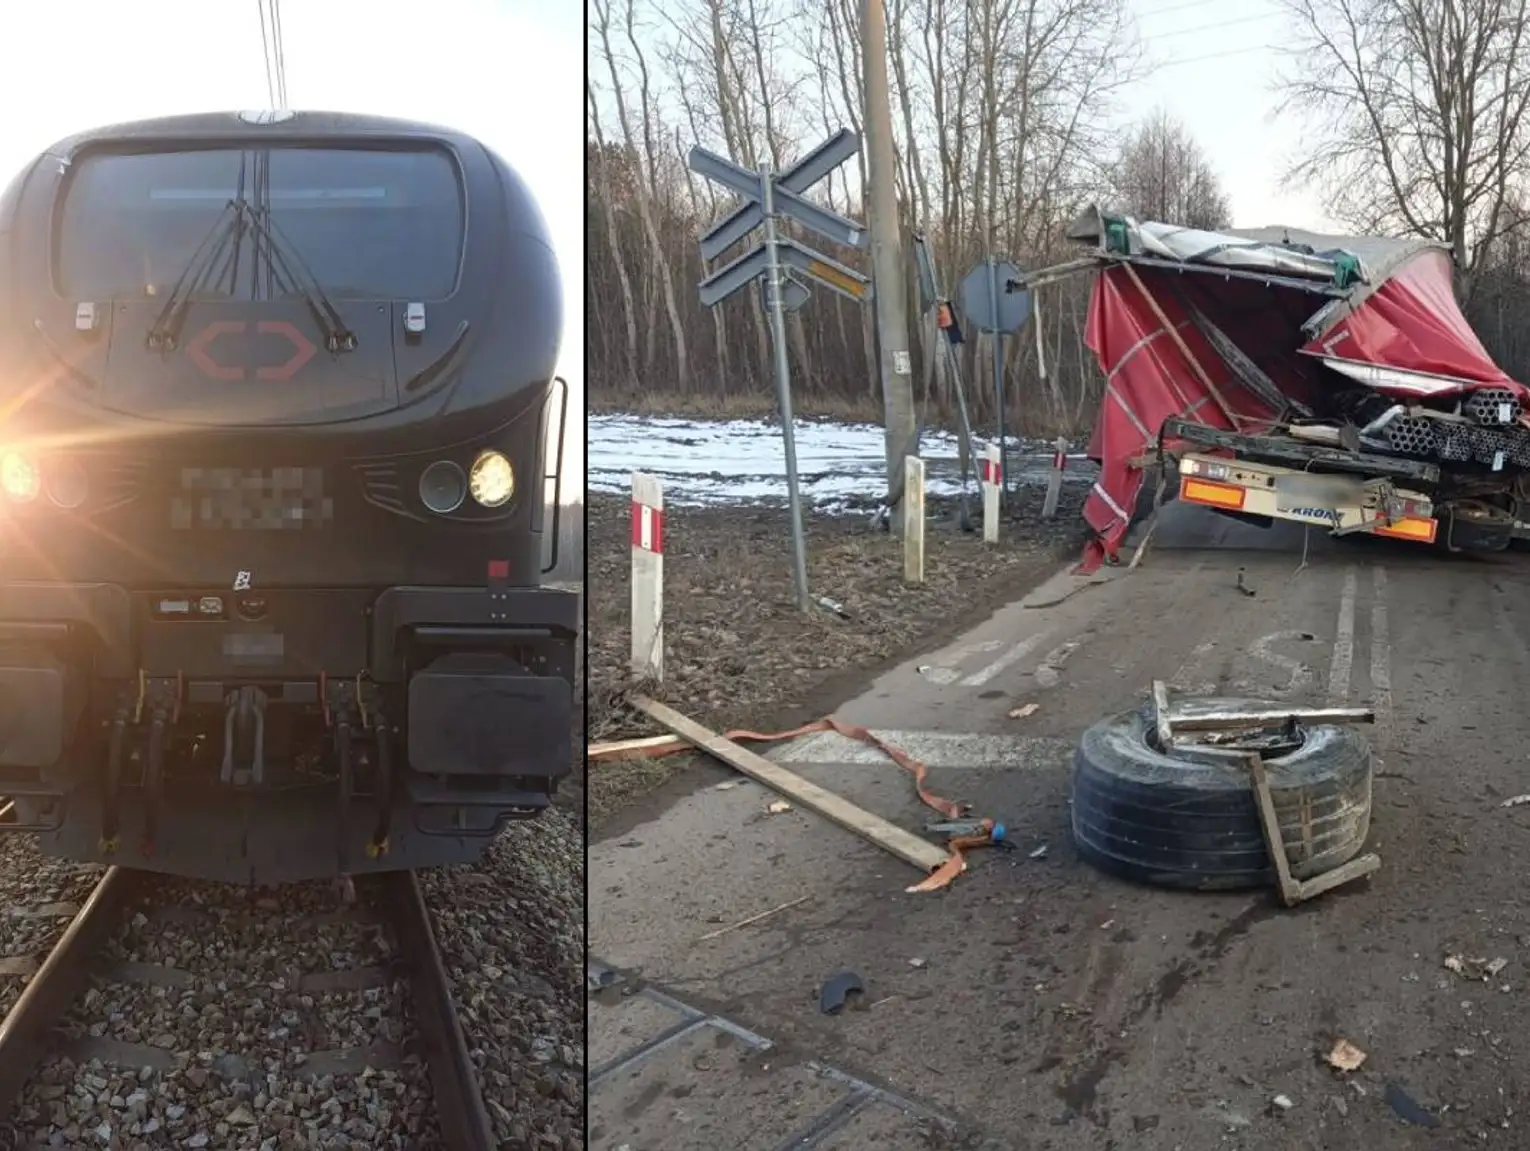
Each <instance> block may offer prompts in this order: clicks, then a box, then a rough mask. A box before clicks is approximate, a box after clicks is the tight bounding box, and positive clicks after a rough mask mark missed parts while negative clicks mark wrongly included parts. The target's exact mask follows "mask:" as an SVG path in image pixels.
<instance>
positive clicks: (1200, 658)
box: [1169, 639, 1217, 695]
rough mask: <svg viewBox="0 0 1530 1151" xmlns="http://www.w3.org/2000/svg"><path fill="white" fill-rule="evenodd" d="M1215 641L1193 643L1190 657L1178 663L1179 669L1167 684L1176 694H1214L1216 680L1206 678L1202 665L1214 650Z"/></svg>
mask: <svg viewBox="0 0 1530 1151" xmlns="http://www.w3.org/2000/svg"><path fill="white" fill-rule="evenodd" d="M1216 649H1217V641H1216V640H1214V639H1208V640H1206V641H1205V642H1204V643H1198V644H1196V645H1195V648H1194V650H1192V651H1191V652H1190V657H1189V658H1188V659H1187V660H1185V662H1184V663H1182V664H1180V665H1179V670H1178V671H1176V672H1175V673H1174V674H1173V675H1172V676H1170V677H1169V686H1170V687H1171V688H1173V689H1174V693H1175V694H1176V695H1216V693H1217V681H1216V680H1215V679H1207V678H1206V673H1205V669H1204V667H1203V666H1202V665H1204V664H1205V663H1206V661H1207V660H1209V659H1210V658H1211V653H1212V652H1214V651H1216Z"/></svg>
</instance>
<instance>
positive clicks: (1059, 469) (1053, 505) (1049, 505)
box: [1041, 436, 1068, 519]
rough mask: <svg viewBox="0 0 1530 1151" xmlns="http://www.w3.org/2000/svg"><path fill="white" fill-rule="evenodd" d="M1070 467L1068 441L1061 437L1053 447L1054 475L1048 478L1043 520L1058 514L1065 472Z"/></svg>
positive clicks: (1043, 502)
mask: <svg viewBox="0 0 1530 1151" xmlns="http://www.w3.org/2000/svg"><path fill="white" fill-rule="evenodd" d="M1067 467H1068V441H1067V440H1065V439H1063V438H1062V437H1061V436H1058V437H1057V442H1056V443H1054V444H1053V445H1052V474H1051V475H1049V476H1047V495H1046V499H1045V500H1044V501H1042V504H1041V515H1042V518H1043V519H1051V518H1052V517H1053V516H1055V515H1056V514H1057V501H1058V500H1059V499H1061V498H1062V482H1063V472H1064V471H1065V470H1066V469H1067Z"/></svg>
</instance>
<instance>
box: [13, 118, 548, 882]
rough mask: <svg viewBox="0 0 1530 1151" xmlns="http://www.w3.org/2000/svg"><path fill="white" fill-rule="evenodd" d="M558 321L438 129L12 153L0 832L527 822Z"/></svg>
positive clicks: (489, 172)
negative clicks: (19, 158) (9, 816)
mask: <svg viewBox="0 0 1530 1151" xmlns="http://www.w3.org/2000/svg"><path fill="white" fill-rule="evenodd" d="M561 327H562V300H561V294H560V281H559V274H558V268H557V263H556V260H555V257H554V255H553V251H552V249H551V246H550V244H549V240H548V236H547V233H546V229H545V225H544V223H543V220H542V217H541V215H540V213H539V211H538V209H537V207H536V205H535V203H534V202H533V200H532V198H531V196H530V194H529V193H528V191H527V189H526V187H525V185H524V184H523V183H522V182H521V181H520V179H519V178H518V177H517V176H516V174H515V173H514V172H513V171H512V170H511V169H510V168H509V167H508V166H507V165H506V164H505V162H504V161H503V160H501V159H500V158H499V157H497V156H496V155H495V154H494V153H493V152H491V151H490V150H489V149H487V148H486V147H484V145H482V144H481V143H479V142H478V141H476V140H474V139H472V138H470V137H468V136H465V135H461V134H458V133H455V132H451V131H447V130H442V129H438V128H431V127H427V126H424V125H420V124H414V123H409V122H405V121H398V120H389V119H380V118H374V117H361V116H343V115H328V114H307V113H297V114H283V115H273V114H270V113H266V114H257V115H234V114H229V115H223V114H217V115H213V114H208V115H195V116H182V117H174V118H168V119H158V120H150V121H143V122H139V123H132V124H123V125H117V126H114V127H109V128H103V129H100V130H97V131H91V132H86V133H83V134H81V135H77V136H74V137H72V138H70V139H68V140H65V141H63V142H62V143H60V144H58V145H57V146H55V147H53V148H50V149H49V150H48V151H47V152H46V153H44V154H43V155H42V156H40V157H38V158H37V159H36V160H35V161H34V162H33V163H31V164H30V165H29V166H28V167H27V168H26V170H25V171H24V172H22V173H21V174H20V175H19V176H18V177H17V178H16V179H15V180H14V181H13V182H12V183H11V185H10V186H9V187H8V188H7V189H6V191H5V192H4V195H3V197H0V411H3V423H0V797H9V798H11V799H13V800H14V802H15V808H14V811H15V815H16V819H15V821H14V822H12V823H9V824H5V825H0V827H3V828H4V829H6V830H19V831H32V832H36V833H37V834H38V835H39V838H40V842H41V843H42V845H43V848H44V850H45V851H47V852H49V853H51V854H55V855H60V856H65V857H69V858H74V859H80V860H93V861H99V862H105V863H120V864H124V865H129V866H133V867H138V868H146V869H151V870H155V871H161V872H168V873H174V874H182V875H189V876H196V877H203V878H212V879H224V880H231V881H237V882H250V883H267V882H284V881H293V880H299V879H305V878H315V877H325V876H338V875H347V874H353V873H361V872H366V871H377V870H388V869H400V868H414V867H421V866H430V865H436V864H443V863H451V862H457V861H462V860H468V859H472V858H474V857H476V856H477V855H478V854H480V853H481V852H482V851H483V849H484V848H485V846H486V845H487V843H488V842H489V840H490V839H491V838H492V837H493V836H494V835H495V834H496V833H497V831H498V830H499V829H500V828H502V827H503V826H504V824H505V823H506V821H508V820H512V819H521V818H529V817H534V816H535V815H537V814H538V813H539V812H541V811H542V810H544V809H545V808H546V807H547V805H548V803H549V802H550V799H551V798H552V796H553V795H554V794H555V791H556V787H557V783H558V780H559V778H560V777H561V776H563V775H564V774H566V772H567V771H568V768H569V765H570V761H571V753H572V748H571V739H572V735H571V706H572V705H571V699H572V684H573V675H574V645H575V642H576V636H577V625H578V597H577V595H576V594H575V593H572V592H568V591H562V590H558V589H555V588H549V587H543V586H541V582H542V575H543V574H544V572H545V571H546V570H550V567H551V564H549V565H547V567H546V568H544V566H543V559H544V556H545V555H546V554H547V553H548V552H551V553H553V554H554V556H555V553H556V538H557V527H558V524H557V517H558V504H559V501H558V498H557V496H558V492H557V487H558V482H557V467H558V449H559V448H561V445H562V441H563V428H564V416H565V412H566V392H565V391H564V390H563V389H562V388H561V386H560V385H561V381H558V380H557V379H556V378H555V376H554V364H555V360H556V357H557V352H558V346H559V341H560V338H561V335H562V332H561ZM549 496H551V499H550V500H549V499H548V497H549ZM544 537H545V538H546V540H547V544H546V546H545V547H544ZM554 562H555V559H554Z"/></svg>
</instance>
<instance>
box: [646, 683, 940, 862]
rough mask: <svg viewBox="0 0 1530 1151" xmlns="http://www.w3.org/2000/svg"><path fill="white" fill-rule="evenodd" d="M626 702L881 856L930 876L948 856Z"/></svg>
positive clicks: (678, 718)
mask: <svg viewBox="0 0 1530 1151" xmlns="http://www.w3.org/2000/svg"><path fill="white" fill-rule="evenodd" d="M628 702H629V703H631V704H632V706H633V707H635V708H637V709H638V710H639V711H641V712H643V713H644V714H645V715H648V716H651V717H653V719H655V720H656V721H657V722H658V723H660V724H662V725H663V726H664V727H666V728H668V729H669V730H670V731H672V732H674V733H675V734H676V735H678V736H679V737H680V738H681V739H684V740H685V741H686V742H687V743H690V744H693V745H694V746H696V747H697V748H700V749H701V750H702V751H704V752H706V753H707V754H708V755H711V756H715V757H716V758H718V759H720V760H722V761H723V762H724V763H726V764H727V765H728V766H729V767H731V768H733V769H734V770H735V771H739V772H742V773H743V774H744V775H747V776H748V777H749V778H750V779H753V780H755V781H757V782H759V783H763V784H764V785H765V786H766V787H768V788H770V789H772V790H773V791H777V792H780V793H781V794H782V795H784V796H786V797H787V798H788V799H791V800H794V801H796V802H797V803H799V804H801V805H802V806H803V807H806V808H808V809H809V810H811V811H816V812H817V813H818V814H819V815H821V816H823V817H824V818H825V819H828V820H832V821H833V822H834V823H837V824H839V826H841V827H843V828H844V829H845V830H846V831H851V832H854V833H855V834H856V835H859V836H860V837H861V838H862V839H865V840H867V841H869V842H871V843H874V844H876V846H878V847H880V848H881V849H882V850H883V851H886V852H888V853H890V854H892V855H895V856H897V857H898V858H899V859H901V860H903V861H904V862H905V863H908V864H910V865H911V866H913V867H917V868H919V869H920V870H921V871H925V872H929V871H933V870H934V869H935V868H937V867H939V866H940V865H941V864H943V863H945V862H946V860H947V859H949V858H950V853H949V852H947V851H945V850H944V849H943V848H939V847H936V846H935V845H934V844H933V843H930V842H929V841H928V840H924V839H920V838H919V837H918V836H917V835H914V834H912V833H911V832H907V831H904V830H903V828H901V827H899V826H897V824H894V823H889V822H888V821H887V820H885V819H883V818H882V817H881V816H880V815H873V814H872V813H871V812H869V811H867V810H865V809H864V808H861V807H857V806H856V805H855V804H853V803H851V802H850V801H849V800H848V799H845V798H843V797H842V796H838V795H835V794H834V793H833V792H832V791H828V790H826V789H825V788H822V787H819V786H818V785H817V784H816V783H813V782H811V781H810V780H806V779H803V778H802V777H801V776H800V775H798V774H797V773H796V772H792V771H788V770H787V769H786V768H784V767H782V766H781V765H780V764H776V763H772V762H771V761H770V760H768V759H766V758H765V757H764V756H763V755H756V754H755V753H754V752H752V751H750V750H749V749H748V748H746V747H740V746H739V745H738V744H736V743H734V742H733V741H732V740H731V739H727V738H726V737H724V736H721V735H718V734H717V733H716V732H712V731H708V730H707V729H706V728H704V727H702V726H701V724H699V723H697V722H696V721H695V720H692V719H688V718H687V717H685V716H683V715H681V714H680V713H679V712H678V711H675V710H674V709H673V708H671V707H666V706H665V705H664V704H662V703H659V702H658V701H656V700H652V699H649V698H647V697H646V696H641V695H636V696H630V697H629V699H628Z"/></svg>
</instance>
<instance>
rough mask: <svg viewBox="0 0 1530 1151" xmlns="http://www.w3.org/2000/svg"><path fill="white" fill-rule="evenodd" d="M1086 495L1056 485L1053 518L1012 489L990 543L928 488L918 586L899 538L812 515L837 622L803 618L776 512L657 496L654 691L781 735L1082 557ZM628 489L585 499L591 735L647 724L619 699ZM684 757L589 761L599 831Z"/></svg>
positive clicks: (695, 710)
mask: <svg viewBox="0 0 1530 1151" xmlns="http://www.w3.org/2000/svg"><path fill="white" fill-rule="evenodd" d="M1082 496H1083V493H1082V492H1081V491H1078V490H1074V489H1072V488H1065V489H1064V496H1063V503H1062V506H1061V507H1060V509H1059V512H1058V514H1057V516H1056V518H1055V519H1050V520H1043V519H1042V518H1041V517H1040V507H1041V498H1042V493H1041V491H1040V490H1038V489H1033V488H1022V489H1020V490H1019V491H1018V492H1017V493H1016V494H1015V495H1014V496H1012V497H1011V501H1010V504H1009V507H1008V509H1007V514H1006V520H1005V523H1004V525H1003V528H1002V531H1001V542H1000V543H999V544H997V545H993V546H989V545H985V544H984V543H983V542H982V537H981V535H971V534H966V533H963V532H961V531H960V530H959V529H958V527H957V520H956V515H955V507H954V505H953V504H952V503H951V502H949V501H943V500H936V499H931V500H930V501H928V502H927V508H928V511H929V513H930V520H929V526H928V528H927V531H926V559H925V573H926V579H925V582H924V584H922V585H920V586H917V587H914V586H910V585H907V584H905V583H904V582H903V561H902V541H901V540H898V539H895V538H893V537H892V536H890V535H889V534H888V533H886V532H885V531H883V530H881V529H880V528H879V527H877V526H876V525H875V523H873V522H872V521H871V520H870V518H869V517H868V516H866V515H838V516H830V515H821V514H810V515H809V517H808V519H807V522H806V530H807V543H808V584H809V587H810V589H811V590H812V593H813V594H814V595H815V596H820V595H821V596H827V597H829V598H830V599H832V600H835V601H837V602H838V603H839V604H840V605H842V606H843V608H844V610H845V613H846V615H847V616H848V618H847V619H841V618H838V617H836V616H834V615H831V614H829V613H828V612H823V611H815V612H814V613H812V614H811V615H806V616H805V615H803V614H802V613H800V612H799V611H798V610H797V609H796V606H795V604H794V602H793V593H792V579H791V543H790V538H791V537H790V530H789V521H788V518H787V515H786V513H785V511H784V510H783V509H780V508H777V507H770V506H761V505H752V506H744V507H669V508H666V509H665V527H664V552H665V556H664V630H665V643H666V652H665V678H664V682H663V684H662V686H661V687H659V688H657V689H655V692H654V693H655V694H656V695H657V696H658V697H659V698H662V699H663V700H664V701H665V702H667V703H669V704H670V705H671V706H673V707H675V708H677V709H679V710H680V711H682V712H684V713H685V714H687V715H689V716H690V717H691V718H693V719H695V720H697V721H698V722H700V723H703V724H706V725H707V726H709V727H712V728H714V729H715V730H724V729H727V728H729V727H746V728H751V729H753V730H755V731H770V730H780V729H783V728H787V727H791V726H795V725H797V724H800V723H804V722H807V721H809V720H812V719H816V718H819V717H821V716H822V715H824V714H827V713H829V712H831V711H832V710H833V709H834V707H835V706H837V705H838V704H839V703H841V702H842V701H843V700H845V699H847V698H850V697H851V696H853V695H855V694H856V693H857V691H858V690H859V689H860V688H861V687H863V686H864V685H865V684H866V683H868V682H869V681H870V680H872V679H874V678H875V676H876V675H877V674H878V672H879V671H881V670H882V669H884V668H886V667H888V666H891V665H892V664H895V663H896V662H898V661H899V660H901V659H903V658H907V657H908V656H910V655H912V654H915V653H916V652H917V651H918V650H921V649H923V648H928V647H930V646H934V645H936V644H938V643H940V642H943V641H944V640H946V639H948V638H949V637H951V636H953V635H955V634H957V633H959V632H960V631H961V630H962V629H963V628H965V627H966V626H968V625H970V624H972V623H975V622H977V621H978V620H980V619H982V618H984V617H985V616H986V615H987V614H989V613H990V612H992V611H993V610H995V609H997V608H998V607H1000V606H1002V605H1003V604H1005V603H1008V602H1010V601H1011V600H1014V599H1016V598H1018V597H1019V596H1020V595H1022V594H1023V593H1024V592H1025V591H1026V590H1027V589H1028V588H1029V587H1030V586H1032V585H1033V584H1034V583H1036V582H1037V581H1038V580H1039V579H1040V578H1042V577H1043V576H1044V575H1045V574H1049V573H1050V571H1051V570H1052V569H1053V568H1054V567H1055V566H1056V565H1057V564H1058V563H1060V562H1062V561H1063V560H1064V558H1065V557H1066V558H1072V557H1074V556H1076V555H1077V554H1078V550H1077V549H1078V545H1079V542H1080V540H1081V539H1082V524H1081V521H1080V520H1079V515H1078V512H1079V507H1080V504H1081V501H1082ZM630 508H631V503H630V501H629V500H626V499H622V498H618V497H614V496H600V495H593V494H592V495H591V496H590V498H589V501H588V503H587V504H586V536H587V539H586V554H587V556H588V570H587V576H586V588H587V594H588V602H589V608H588V611H589V614H588V630H589V641H588V642H589V655H588V658H589V680H588V683H589V692H590V699H589V711H588V723H589V733H588V734H589V738H590V739H592V740H603V739H618V738H627V737H630V736H640V735H649V734H657V733H658V728H657V727H655V726H653V724H652V722H651V721H650V720H648V719H647V717H645V716H643V715H641V714H640V713H637V712H635V711H634V710H633V709H631V708H630V707H628V706H626V705H625V703H624V700H625V697H626V695H627V694H628V693H629V692H630V691H631V690H632V689H633V688H634V687H635V686H637V685H634V684H633V683H632V680H631V675H630V671H629V666H630V652H631V638H630V631H629V628H628V621H629V616H630V596H631V584H630V572H631V534H630V533H631V529H630V516H631V512H630ZM691 762H693V760H692V757H689V756H685V755H677V756H670V757H666V758H662V759H628V760H614V761H602V762H600V763H599V764H597V765H595V766H594V767H593V768H592V770H591V772H590V779H589V780H588V781H587V787H588V795H589V798H588V812H589V818H590V820H591V823H592V826H593V828H594V830H595V833H596V834H601V833H602V831H603V829H605V827H606V825H608V824H609V821H610V819H611V817H612V816H613V815H614V814H615V813H616V812H618V811H621V810H623V809H626V808H629V807H630V806H631V805H633V804H634V803H635V802H636V801H637V800H638V799H639V798H640V797H642V796H645V795H647V794H649V793H651V792H654V791H656V790H658V789H659V788H661V787H662V786H663V785H664V784H665V783H666V782H668V781H669V780H670V779H672V778H674V777H675V776H676V775H677V774H679V773H681V772H683V771H684V770H685V768H686V766H687V765H688V764H689V763H691Z"/></svg>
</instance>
